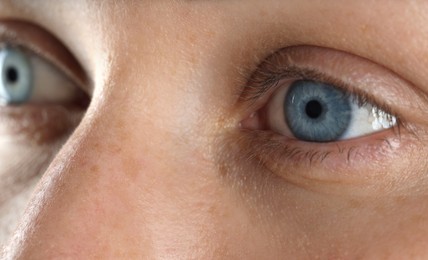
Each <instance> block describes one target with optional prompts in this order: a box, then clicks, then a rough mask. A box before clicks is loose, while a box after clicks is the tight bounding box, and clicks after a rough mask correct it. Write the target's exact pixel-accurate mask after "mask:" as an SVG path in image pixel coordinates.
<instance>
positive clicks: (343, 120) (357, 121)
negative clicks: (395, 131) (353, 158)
mask: <svg viewBox="0 0 428 260" xmlns="http://www.w3.org/2000/svg"><path fill="white" fill-rule="evenodd" d="M283 84H284V85H285V86H280V87H279V90H278V91H276V92H275V93H274V94H273V97H272V98H271V99H270V100H269V102H268V104H267V105H266V127H267V128H269V129H272V130H273V131H275V132H277V133H280V134H283V135H285V136H288V137H291V138H296V139H299V140H302V141H307V142H333V141H339V140H346V139H351V138H357V137H361V136H364V135H369V134H372V133H376V132H378V131H380V130H383V129H389V128H391V127H393V126H394V125H395V124H396V118H395V117H394V116H392V115H390V114H388V113H386V112H384V111H382V110H381V109H379V108H377V107H376V105H374V104H371V103H369V102H362V101H361V98H360V97H358V96H356V95H355V94H352V95H351V94H349V93H347V92H346V91H345V90H341V89H339V88H338V87H336V86H334V85H332V84H328V83H323V82H319V81H314V80H307V79H306V80H296V81H294V82H292V83H288V81H285V82H284V83H283ZM279 85H282V84H281V83H279Z"/></svg>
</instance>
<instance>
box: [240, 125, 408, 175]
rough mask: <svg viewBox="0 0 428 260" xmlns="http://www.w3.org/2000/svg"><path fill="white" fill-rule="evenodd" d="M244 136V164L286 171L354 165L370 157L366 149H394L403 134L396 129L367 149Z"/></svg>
mask: <svg viewBox="0 0 428 260" xmlns="http://www.w3.org/2000/svg"><path fill="white" fill-rule="evenodd" d="M385 132H388V133H385ZM391 132H392V133H393V134H392V133H391ZM242 134H243V136H244V139H242V140H241V141H238V142H239V143H240V144H239V146H240V147H241V151H242V153H241V154H244V160H245V161H256V162H257V164H258V166H262V167H263V168H268V169H284V167H290V166H298V167H301V166H302V165H306V166H309V167H312V166H315V165H322V164H323V163H325V162H326V161H327V160H334V161H336V160H341V163H345V164H349V163H353V162H354V161H355V160H356V159H357V157H358V156H361V155H362V154H365V153H366V151H363V150H362V149H366V150H367V149H373V151H372V152H375V150H378V151H382V152H385V150H386V149H393V148H394V145H393V143H392V141H391V140H392V139H393V140H397V139H398V140H400V137H398V134H399V132H398V131H397V130H392V129H391V130H390V131H384V132H382V133H379V135H382V136H379V137H377V138H372V139H371V140H368V141H367V142H368V143H370V144H365V145H359V144H358V143H361V142H358V143H352V142H348V141H343V142H336V143H317V144H313V143H305V142H302V141H298V140H292V139H287V138H284V137H282V136H278V134H276V133H273V132H267V131H253V130H242ZM387 135H389V136H387ZM363 138H364V137H363ZM368 138H370V137H368ZM351 141H352V140H351ZM305 146H306V147H305Z"/></svg>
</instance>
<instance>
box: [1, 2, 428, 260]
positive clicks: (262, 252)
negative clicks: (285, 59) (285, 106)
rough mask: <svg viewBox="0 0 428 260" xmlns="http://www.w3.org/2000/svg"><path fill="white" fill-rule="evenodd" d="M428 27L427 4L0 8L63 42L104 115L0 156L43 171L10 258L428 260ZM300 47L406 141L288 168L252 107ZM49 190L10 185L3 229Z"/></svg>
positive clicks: (333, 149)
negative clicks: (251, 92) (252, 85)
mask: <svg viewBox="0 0 428 260" xmlns="http://www.w3.org/2000/svg"><path fill="white" fill-rule="evenodd" d="M427 19H428V2H426V1H423V0H420V1H404V0H403V1H386V0H385V1H339V0H337V1H335V0H327V1H324V0H323V1H309V0H308V1H302V0H296V1H293V0H287V1H283V0H269V1H259V0H251V1H248V0H246V1H240V0H233V1H208V0H197V1H167V0H165V1H157V0H156V1H155V0H153V1H149V0H147V1H145V0H144V1H83V0H82V1H66V0H64V1H24V0H14V1H6V0H4V1H0V23H3V24H4V22H5V21H10V20H14V21H16V20H25V21H27V22H30V23H32V24H36V25H37V26H38V27H41V28H43V29H44V30H45V31H49V33H50V34H52V35H53V36H54V37H55V38H57V39H58V40H59V41H60V42H62V44H63V45H64V46H65V48H66V49H68V50H69V52H70V53H71V54H72V56H73V57H74V58H75V59H76V61H77V62H78V64H79V66H80V67H81V70H82V71H83V72H84V75H85V76H84V77H83V78H82V77H81V78H80V80H79V76H77V77H76V78H78V79H77V80H76V81H77V82H78V84H77V85H78V86H79V87H81V88H82V90H83V91H84V92H85V93H87V95H88V96H89V97H90V98H91V103H90V105H89V107H88V109H87V111H86V113H85V115H84V116H83V118H82V120H81V121H79V122H76V123H73V124H70V125H69V127H70V129H67V131H65V130H64V132H67V133H68V132H70V133H71V132H72V134H70V135H68V134H66V137H64V136H63V135H61V137H58V138H55V139H54V140H52V138H46V140H48V139H49V141H46V142H44V141H43V140H45V139H43V138H42V139H43V140H42V141H40V140H39V139H38V141H36V142H34V140H33V139H34V138H35V137H34V136H32V135H28V136H27V139H25V140H27V141H28V142H27V143H24V147H21V146H19V145H18V144H17V142H12V143H13V144H15V143H16V145H15V146H14V149H15V150H14V149H12V150H13V151H14V152H13V153H12V152H11V151H12V150H9V149H8V150H7V151H6V149H4V148H2V149H4V150H5V151H4V153H5V156H4V157H3V158H0V160H3V161H4V163H3V161H1V164H0V167H1V165H6V164H5V163H6V162H9V161H10V160H11V159H10V158H15V157H17V156H22V157H23V159H22V164H25V163H27V164H28V160H29V159H28V158H29V157H25V155H23V152H22V151H29V149H33V150H34V153H33V154H38V153H40V154H43V156H44V157H43V158H38V159H37V160H38V163H37V167H39V168H40V169H41V170H40V171H42V172H44V173H40V174H39V175H38V176H41V180H40V181H39V184H38V185H37V187H36V191H35V192H34V193H33V194H32V199H31V200H30V202H29V205H28V208H27V210H26V213H25V215H24V217H22V219H21V221H20V223H21V224H20V225H19V227H18V228H17V230H16V232H15V235H13V236H12V235H11V236H12V238H11V239H10V241H11V242H10V243H8V245H7V246H5V250H4V252H3V254H4V256H6V257H9V258H22V259H27V258H28V259H30V258H31V259H56V258H61V259H64V258H70V259H88V258H97V259H117V258H127V259H136V258H145V259H163V258H167V259H219V258H230V259H236V258H242V259H296V258H297V259H316V258H319V259H355V258H357V259H360V258H368V259H370V258H372V259H382V258H389V259H403V258H426V257H428V249H427V247H426V244H427V242H428V218H427V217H426V216H428V204H427V198H428V191H427V185H428V183H427V177H426V173H427V172H428V165H427V163H425V161H426V159H425V158H426V157H427V155H428V148H427V147H428V145H427V144H428V120H427V117H426V112H425V111H427V109H428V99H426V98H425V95H427V94H428V73H426V72H427V71H428V58H427V57H428V44H427V42H428V41H427V39H428V23H427ZM6 26H11V27H13V26H14V25H6ZM23 34H25V32H24V33H23ZM30 40H31V38H29V39H26V41H30ZM292 46H304V47H301V48H306V49H305V50H307V49H309V50H313V56H311V57H313V58H311V59H307V60H305V62H306V63H310V64H312V63H313V64H312V66H315V65H317V64H318V63H317V62H316V61H317V60H318V61H319V63H325V62H327V61H328V60H329V59H328V57H332V55H333V53H334V55H336V54H337V55H339V56H340V57H341V58H340V59H341V61H342V60H343V62H340V64H341V65H340V66H330V67H329V66H321V67H326V69H325V70H327V71H329V72H331V74H332V75H335V76H336V77H342V76H343V75H345V76H346V75H352V76H350V77H351V78H352V81H351V83H354V85H358V86H357V87H359V88H362V89H364V91H366V92H368V93H370V94H371V95H373V96H375V99H376V100H378V101H379V102H381V103H383V102H384V103H387V104H388V107H389V108H391V110H393V111H394V112H396V113H397V114H398V115H400V116H399V117H400V119H402V120H403V121H405V122H406V124H407V125H406V126H407V127H403V128H402V129H401V130H400V134H397V133H395V132H394V131H393V130H391V129H389V130H388V129H387V130H384V131H381V132H378V133H375V134H374V135H367V136H364V137H358V138H355V139H354V140H351V141H349V140H348V141H342V143H340V142H337V143H334V144H323V145H320V144H313V143H311V144H308V143H304V142H298V141H296V140H294V141H290V142H291V143H293V145H295V146H293V147H295V148H297V147H298V148H304V149H308V150H309V151H326V152H328V156H326V158H324V159H323V160H321V159H319V158H318V159H316V158H315V159H314V160H313V161H311V162H309V161H310V160H309V159H308V158H303V159H302V158H300V159H299V158H297V157H296V158H294V159H285V158H284V157H283V156H280V155H279V154H281V149H282V146H269V145H265V143H264V140H266V141H269V140H270V139H269V138H270V137H261V136H258V135H257V134H255V132H256V131H255V130H254V125H257V124H255V123H253V121H251V120H252V119H250V121H248V120H247V119H248V118H251V116H250V115H252V114H253V113H254V112H256V111H257V110H258V109H259V108H260V107H261V106H263V102H259V103H260V106H259V105H258V104H259V103H257V102H256V103H257V104H253V103H249V102H247V101H245V100H243V99H241V98H240V95H241V93H242V92H243V89H244V88H245V87H246V85H247V82H248V81H249V80H250V78H251V75H253V74H254V72H255V71H257V69H258V66H259V65H260V64H262V63H263V61H264V60H265V58H266V57H268V56H270V55H272V54H274V53H276V52H278V51H279V50H281V49H284V50H285V51H287V48H290V47H292ZM40 48H42V49H43V46H42V47H40ZM299 50H300V49H299ZM49 51H50V49H49V48H45V49H44V50H43V51H42V53H43V52H49ZM323 55H324V56H323ZM295 60H297V58H295ZM311 62H312V63H311ZM343 64H348V66H344V65H343ZM346 68H349V69H346ZM368 68H369V69H368ZM66 69H67V68H66ZM69 70H72V69H70V68H69ZM353 72H354V74H352V73H353ZM71 74H73V73H71ZM74 74H79V73H74ZM79 75H80V74H79ZM345 76H343V77H345ZM71 77H72V76H71ZM367 79H376V80H371V81H370V80H367ZM355 82H356V83H355ZM367 82H369V83H367ZM373 82H374V83H373ZM385 82H386V83H385ZM271 94H272V93H271ZM266 96H268V94H266ZM260 100H265V101H266V100H268V98H261V99H260ZM265 103H266V102H265ZM0 110H1V109H0ZM2 115H3V114H2ZM3 116H4V115H3ZM1 122H2V121H0V123H1ZM73 122H74V121H73ZM6 132H7V131H6ZM1 133H2V134H3V132H1ZM6 134H8V135H9V136H6V137H7V138H10V139H12V140H14V138H15V137H14V136H11V135H12V134H11V133H10V131H9V132H7V133H6ZM6 134H4V135H6ZM272 138H283V137H281V136H280V135H279V134H276V135H275V136H274V137H272ZM267 139H269V140H267ZM381 140H383V141H381ZM385 140H387V141H385ZM63 143H65V145H64V146H62V147H61V145H62V144H63ZM342 144H344V146H343V149H341V148H338V147H342V146H341V145H342ZM20 145H22V143H20ZM25 145H27V146H25ZM265 146H266V147H268V146H269V147H271V148H269V149H273V150H269V151H265V150H262V149H265V148H266V147H265ZM2 147H6V146H3V144H2ZM60 147H61V148H60ZM263 147H265V148H263ZM272 147H274V148H272ZM349 147H351V148H352V149H351V148H350V149H347V148H349ZM20 149H21V150H20ZM266 149H267V148H266ZM33 150H32V151H33ZM342 150H347V151H348V152H343V151H342ZM349 150H352V151H356V152H349ZM42 151H45V152H42ZM1 152H3V151H1ZM263 154H270V155H272V154H273V155H276V154H278V155H277V156H269V158H266V157H268V156H263ZM249 155H250V156H249ZM27 156H29V155H27ZM279 157H281V158H283V159H281V160H276V159H277V158H279ZM272 158H273V159H272ZM30 168H31V167H30ZM8 169H9V170H10V171H12V170H13V171H17V170H16V168H13V167H12V166H10V167H9V168H8ZM45 169H46V170H45ZM1 171H4V172H5V173H3V172H1ZM0 173H2V174H3V175H4V176H6V175H7V172H6V170H4V169H1V168H0ZM9 174H10V173H9ZM3 175H1V176H3ZM38 178H39V177H37V176H36V177H28V178H26V179H25V180H26V181H24V184H22V182H20V183H19V184H14V185H15V187H17V186H19V187H18V188H16V190H13V192H12V191H10V192H9V193H8V194H13V195H7V196H6V195H4V198H5V199H3V201H2V202H1V203H3V205H2V207H3V209H2V211H1V212H3V213H2V214H3V216H2V217H4V218H6V216H7V215H8V214H10V212H11V210H8V209H9V208H12V207H14V208H19V209H18V210H17V211H18V212H19V210H20V209H21V208H23V207H24V206H23V204H24V203H20V204H18V203H17V202H14V201H17V200H19V199H20V198H21V199H22V200H23V201H26V198H27V197H29V196H30V194H31V191H32V190H33V187H34V185H35V183H36V182H37V181H38ZM0 182H5V181H4V180H3V179H1V180H0ZM2 185H3V186H2V187H5V188H2V189H4V190H7V189H12V188H13V187H12V186H13V185H9V184H2ZM3 193H5V194H6V193H7V192H3ZM8 212H9V213H8ZM13 225H15V223H13Z"/></svg>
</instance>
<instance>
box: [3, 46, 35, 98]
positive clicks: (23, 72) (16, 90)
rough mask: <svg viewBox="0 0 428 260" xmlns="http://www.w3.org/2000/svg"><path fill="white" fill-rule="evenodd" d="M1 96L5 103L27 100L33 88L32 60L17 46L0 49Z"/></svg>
mask: <svg viewBox="0 0 428 260" xmlns="http://www.w3.org/2000/svg"><path fill="white" fill-rule="evenodd" d="M0 72H1V82H0V98H1V100H2V101H3V102H4V103H21V102H25V101H27V100H28V99H29V98H30V96H31V94H32V90H33V78H32V77H33V74H32V66H31V65H30V61H29V60H28V58H27V57H26V55H24V54H23V53H22V52H21V51H19V50H18V49H16V48H9V47H6V48H2V49H1V50H0Z"/></svg>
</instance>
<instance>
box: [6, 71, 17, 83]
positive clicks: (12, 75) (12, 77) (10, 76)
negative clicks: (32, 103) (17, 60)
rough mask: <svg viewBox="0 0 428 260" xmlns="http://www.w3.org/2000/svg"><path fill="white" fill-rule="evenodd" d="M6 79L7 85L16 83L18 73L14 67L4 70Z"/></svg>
mask: <svg viewBox="0 0 428 260" xmlns="http://www.w3.org/2000/svg"><path fill="white" fill-rule="evenodd" d="M6 79H7V81H8V82H9V83H12V84H14V83H16V82H17V81H18V71H17V70H16V68H14V67H9V68H7V70H6Z"/></svg>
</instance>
